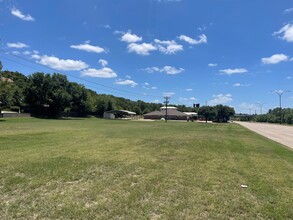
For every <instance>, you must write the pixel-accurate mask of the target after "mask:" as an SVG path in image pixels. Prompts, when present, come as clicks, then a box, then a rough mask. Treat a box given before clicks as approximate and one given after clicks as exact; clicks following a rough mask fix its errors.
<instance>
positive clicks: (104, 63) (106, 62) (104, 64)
mask: <svg viewBox="0 0 293 220" xmlns="http://www.w3.org/2000/svg"><path fill="white" fill-rule="evenodd" d="M99 64H101V65H102V67H106V66H108V61H107V60H103V59H100V60H99Z"/></svg>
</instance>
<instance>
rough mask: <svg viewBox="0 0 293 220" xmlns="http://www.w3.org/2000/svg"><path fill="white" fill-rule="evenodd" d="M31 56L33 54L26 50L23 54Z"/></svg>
mask: <svg viewBox="0 0 293 220" xmlns="http://www.w3.org/2000/svg"><path fill="white" fill-rule="evenodd" d="M30 54H31V52H30V51H28V50H26V51H24V52H23V55H30Z"/></svg>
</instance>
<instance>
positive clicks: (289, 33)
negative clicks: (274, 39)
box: [273, 24, 293, 42]
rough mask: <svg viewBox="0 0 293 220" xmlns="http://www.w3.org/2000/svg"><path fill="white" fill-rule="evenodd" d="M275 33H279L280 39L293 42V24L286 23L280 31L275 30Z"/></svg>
mask: <svg viewBox="0 0 293 220" xmlns="http://www.w3.org/2000/svg"><path fill="white" fill-rule="evenodd" d="M273 35H274V36H275V35H277V36H278V37H279V38H280V39H282V40H285V41H287V42H293V24H286V25H285V26H284V27H282V28H281V29H280V30H279V31H277V32H274V33H273Z"/></svg>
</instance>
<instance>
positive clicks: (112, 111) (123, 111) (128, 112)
mask: <svg viewBox="0 0 293 220" xmlns="http://www.w3.org/2000/svg"><path fill="white" fill-rule="evenodd" d="M105 113H112V114H115V113H124V114H128V115H136V113H135V112H131V111H127V110H111V111H106V112H105Z"/></svg>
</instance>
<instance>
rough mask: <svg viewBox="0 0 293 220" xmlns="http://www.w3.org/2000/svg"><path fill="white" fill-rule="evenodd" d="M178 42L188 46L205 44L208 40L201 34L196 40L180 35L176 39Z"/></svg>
mask: <svg viewBox="0 0 293 220" xmlns="http://www.w3.org/2000/svg"><path fill="white" fill-rule="evenodd" d="M178 38H179V39H180V40H182V41H185V42H187V43H189V44H192V45H196V44H206V43H207V42H208V38H207V36H206V35H205V34H201V35H199V36H198V38H199V39H198V40H196V39H193V38H191V37H188V36H186V35H180V36H179V37H178Z"/></svg>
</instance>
